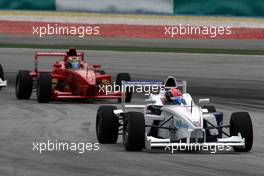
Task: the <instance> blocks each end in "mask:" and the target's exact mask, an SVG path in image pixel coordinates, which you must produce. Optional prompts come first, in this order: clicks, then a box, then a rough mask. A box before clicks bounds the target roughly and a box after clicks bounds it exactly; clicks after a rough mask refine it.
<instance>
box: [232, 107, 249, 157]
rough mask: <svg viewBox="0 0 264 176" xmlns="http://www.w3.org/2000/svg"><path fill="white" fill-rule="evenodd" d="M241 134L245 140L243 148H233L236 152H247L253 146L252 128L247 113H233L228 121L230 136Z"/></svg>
mask: <svg viewBox="0 0 264 176" xmlns="http://www.w3.org/2000/svg"><path fill="white" fill-rule="evenodd" d="M238 133H240V134H241V136H242V138H245V147H244V148H242V147H233V149H234V151H236V152H248V151H250V150H251V148H252V145H253V127H252V122H251V118H250V115H249V114H248V112H234V113H232V115H231V119H230V135H231V136H237V135H238Z"/></svg>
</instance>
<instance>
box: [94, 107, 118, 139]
mask: <svg viewBox="0 0 264 176" xmlns="http://www.w3.org/2000/svg"><path fill="white" fill-rule="evenodd" d="M115 109H116V107H115V106H100V107H99V109H98V110H97V116H96V135H97V140H98V142H99V143H101V144H115V143H116V141H117V138H118V128H119V120H118V117H117V116H116V115H115V114H114V110H115Z"/></svg>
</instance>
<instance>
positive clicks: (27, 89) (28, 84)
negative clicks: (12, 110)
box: [16, 70, 33, 99]
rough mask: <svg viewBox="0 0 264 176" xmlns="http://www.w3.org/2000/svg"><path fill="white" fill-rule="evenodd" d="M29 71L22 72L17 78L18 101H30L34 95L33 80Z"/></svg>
mask: <svg viewBox="0 0 264 176" xmlns="http://www.w3.org/2000/svg"><path fill="white" fill-rule="evenodd" d="M29 73H30V72H29V71H27V70H20V71H19V72H18V74H17V77H16V97H17V99H29V98H30V97H31V93H32V87H33V79H32V77H31V76H30V74H29Z"/></svg>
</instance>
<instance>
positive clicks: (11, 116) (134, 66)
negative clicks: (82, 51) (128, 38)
mask: <svg viewBox="0 0 264 176" xmlns="http://www.w3.org/2000/svg"><path fill="white" fill-rule="evenodd" d="M34 52H35V50H33V49H0V53H1V55H0V63H1V64H2V65H3V66H4V69H5V72H6V77H7V79H8V83H9V86H8V88H5V89H2V90H1V91H0V97H1V98H0V141H1V142H0V175H6V176H9V175H10V176H31V175H32V176H47V175H49V176H59V175H68V176H79V175H98V176H99V175H100V176H101V175H113V176H116V175H131V176H132V175H133V176H134V175H145V176H148V175H149V176H154V175H158V176H160V175H188V176H192V175H210V176H223V175H233V176H241V175H259V176H260V175H263V165H264V151H263V145H264V129H263V127H264V116H263V113H264V111H263V106H264V101H263V100H264V88H263V87H264V82H263V76H264V69H263V65H264V56H236V55H211V54H175V53H174V54H172V53H136V52H133V53H129V52H110V51H109V52H108V51H86V54H87V58H88V60H89V61H90V63H91V64H95V63H98V64H102V66H103V68H104V70H105V71H106V72H107V73H110V74H113V75H116V73H118V72H129V73H131V75H132V77H133V79H134V80H139V79H140V80H141V79H147V80H160V79H164V78H166V76H168V75H174V76H176V77H177V78H178V79H186V80H187V81H188V82H189V83H188V90H189V92H190V93H191V94H193V95H194V97H195V99H196V100H197V98H199V97H203V98H204V97H210V98H211V101H212V104H214V105H216V108H217V109H218V110H220V111H224V112H226V113H225V115H226V117H227V118H226V122H228V121H229V117H230V113H231V112H233V111H249V113H250V115H251V117H252V121H253V126H254V146H253V149H252V151H251V152H250V153H234V152H219V153H216V154H211V153H210V152H176V153H174V154H170V153H169V152H164V151H162V150H152V151H148V150H145V151H143V152H126V151H124V148H123V146H122V144H121V139H119V142H118V144H116V145H100V150H99V151H86V152H85V153H83V154H78V153H77V152H74V151H45V152H44V153H42V154H40V153H39V152H38V151H33V149H32V148H33V145H32V143H33V142H46V141H47V140H52V141H56V140H61V141H70V142H91V143H96V142H97V139H96V133H95V117H96V110H97V108H98V106H100V105H101V104H116V101H115V100H108V101H94V102H51V103H49V104H39V103H37V101H36V97H35V94H34V95H33V96H32V98H31V100H27V101H24V100H22V101H21V100H17V99H16V97H15V90H14V82H15V76H16V73H17V71H18V70H19V69H21V70H24V69H32V68H33V65H34V63H33V54H34ZM52 63H53V62H52V60H50V59H47V60H45V59H44V60H43V65H44V66H47V65H52ZM139 100H140V98H138V97H137V98H135V99H133V102H134V103H136V102H138V101H139Z"/></svg>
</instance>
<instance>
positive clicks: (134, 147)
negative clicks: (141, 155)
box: [123, 112, 145, 151]
mask: <svg viewBox="0 0 264 176" xmlns="http://www.w3.org/2000/svg"><path fill="white" fill-rule="evenodd" d="M123 143H124V146H125V149H126V150H127V151H141V150H142V149H143V148H144V147H145V119H144V114H143V113H141V112H128V113H126V114H125V121H124V128H123Z"/></svg>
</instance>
